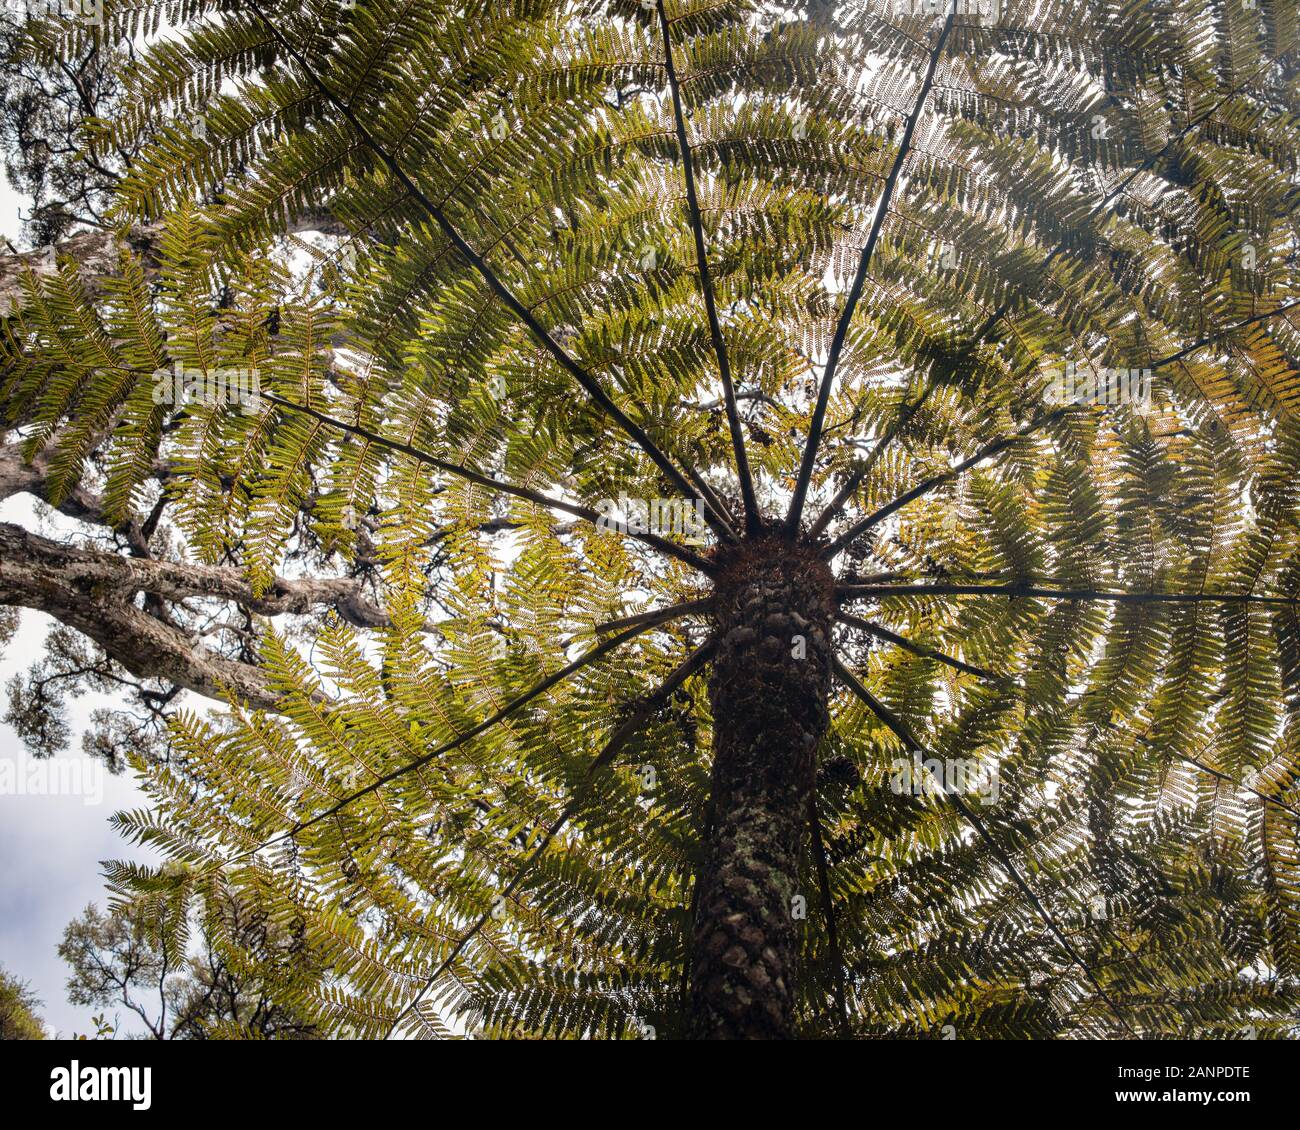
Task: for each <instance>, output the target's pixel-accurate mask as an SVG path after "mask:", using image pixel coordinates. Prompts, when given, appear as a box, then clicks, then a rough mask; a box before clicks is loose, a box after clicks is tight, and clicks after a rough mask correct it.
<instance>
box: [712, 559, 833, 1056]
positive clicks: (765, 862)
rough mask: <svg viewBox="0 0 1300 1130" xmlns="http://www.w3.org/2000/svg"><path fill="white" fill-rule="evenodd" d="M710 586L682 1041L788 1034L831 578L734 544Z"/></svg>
mask: <svg viewBox="0 0 1300 1130" xmlns="http://www.w3.org/2000/svg"><path fill="white" fill-rule="evenodd" d="M722 565H723V568H722V569H721V570H720V572H719V574H718V578H717V604H716V611H715V616H716V618H717V622H718V623H717V626H718V633H717V634H718V640H719V644H718V651H717V655H716V658H715V660H714V664H713V672H712V675H711V677H710V680H709V697H710V702H711V705H712V710H713V725H714V738H713V779H712V790H711V799H710V821H709V824H710V826H709V832H708V842H707V845H706V854H705V859H704V862H703V865H702V868H701V871H700V874H699V875H698V876H697V880H696V885H697V901H696V913H695V930H694V952H693V957H692V984H691V1014H690V1030H691V1034H692V1036H693V1037H695V1038H697V1039H778V1038H784V1037H789V1036H791V1035H792V1034H793V1025H794V1002H795V986H796V980H795V967H796V964H797V962H798V956H799V933H800V930H801V929H802V925H803V923H802V922H801V921H800V920H799V919H798V918H796V917H795V898H796V896H798V895H800V894H803V896H804V898H805V900H807V901H808V902H811V901H812V900H811V899H808V898H807V893H806V892H800V891H798V890H797V889H796V885H797V881H798V873H799V854H800V847H801V843H802V840H803V836H804V833H805V831H806V829H807V826H808V815H809V811H810V809H809V806H810V804H811V800H812V792H813V784H814V781H815V779H816V751H817V744H818V742H819V741H820V740H821V737H822V735H823V734H824V733H825V732H826V729H827V726H828V724H829V720H830V716H829V712H828V706H827V702H828V698H829V694H830V680H831V663H830V657H831V651H830V630H831V623H832V617H833V613H834V578H833V577H832V575H831V573H830V570H829V569H828V568H827V567H826V565H825V564H824V563H823V562H821V561H819V560H818V559H817V557H816V554H815V552H814V551H813V550H811V549H810V548H808V547H805V546H802V545H791V544H790V543H788V542H786V541H784V540H783V539H782V538H780V537H779V535H773V536H771V537H768V538H761V539H757V540H755V541H749V542H746V543H744V544H743V545H741V546H738V547H734V548H733V549H731V551H730V556H729V557H728V558H726V559H724V560H723V561H722Z"/></svg>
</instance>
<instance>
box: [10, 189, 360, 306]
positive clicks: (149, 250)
mask: <svg viewBox="0 0 1300 1130" xmlns="http://www.w3.org/2000/svg"><path fill="white" fill-rule="evenodd" d="M162 231H163V225H162V224H161V223H157V224H139V225H137V226H135V227H133V228H131V229H130V231H128V232H126V233H119V232H115V231H106V230H104V229H101V228H90V229H88V230H85V231H79V232H74V233H73V234H72V235H70V236H68V237H67V238H66V239H63V240H60V241H59V242H58V243H56V244H51V245H48V246H45V247H37V248H35V249H34V250H32V251H21V252H18V253H16V254H10V255H0V315H4V314H7V313H9V312H10V310H11V309H12V308H13V307H14V306H15V305H21V301H22V297H23V288H22V280H23V279H24V278H25V277H26V276H27V275H28V274H29V273H34V274H36V275H37V276H38V277H42V276H45V275H52V274H54V272H55V271H57V270H58V265H59V260H61V259H68V260H71V261H72V262H73V263H75V264H76V266H77V270H78V271H79V273H80V275H81V280H82V283H83V285H84V286H85V287H86V289H87V291H88V292H89V293H90V294H91V295H96V294H99V293H100V292H101V291H102V289H103V286H102V283H103V280H104V279H106V278H112V277H114V276H116V275H117V274H118V273H119V270H120V267H121V261H120V260H121V254H122V252H123V251H124V250H130V251H132V252H134V253H135V254H136V255H138V256H139V257H140V259H141V261H142V262H143V264H144V268H145V273H146V274H152V273H153V272H154V270H155V269H156V267H157V262H158V255H157V250H156V248H157V243H158V238H159V236H160V235H161V234H162ZM285 231H286V232H287V233H288V234H300V233H302V232H309V231H319V232H323V233H325V234H326V235H345V234H347V233H346V230H345V229H344V227H343V226H342V225H341V224H340V223H339V222H338V221H337V220H335V219H334V218H333V217H332V216H331V215H330V214H329V212H328V211H326V210H324V209H317V210H313V211H308V212H304V213H303V214H302V215H301V216H297V217H295V218H294V219H293V220H292V221H291V222H290V223H289V224H288V225H286V228H285Z"/></svg>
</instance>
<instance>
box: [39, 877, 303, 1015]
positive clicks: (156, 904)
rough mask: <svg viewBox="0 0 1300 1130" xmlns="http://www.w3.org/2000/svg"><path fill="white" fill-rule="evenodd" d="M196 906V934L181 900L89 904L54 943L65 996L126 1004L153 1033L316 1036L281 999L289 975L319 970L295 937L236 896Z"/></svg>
mask: <svg viewBox="0 0 1300 1130" xmlns="http://www.w3.org/2000/svg"><path fill="white" fill-rule="evenodd" d="M204 909H205V911H206V913H204V914H203V916H202V920H201V926H202V928H201V930H200V931H199V935H198V937H197V938H195V937H193V936H192V935H191V932H190V929H189V927H190V921H189V913H190V910H189V908H187V907H186V906H185V902H184V900H183V899H181V900H179V901H177V900H176V899H175V898H174V897H173V898H165V899H164V898H154V899H140V900H137V901H136V902H134V903H128V904H122V905H119V906H118V907H115V908H114V909H113V910H112V911H111V912H109V913H107V914H103V913H101V912H100V911H99V910H98V909H97V908H96V907H94V906H88V907H87V908H86V910H85V912H84V913H83V914H82V915H81V916H80V917H79V918H77V919H75V920H73V921H72V922H70V923H68V926H67V929H66V930H65V931H64V935H63V942H62V943H61V944H60V946H59V956H60V957H62V958H63V960H64V961H66V962H67V963H68V965H69V966H71V969H72V976H71V977H70V978H69V980H68V999H69V1000H71V1001H72V1003H73V1004H78V1005H86V1006H90V1007H95V1008H102V1009H112V1010H119V1009H125V1010H127V1011H128V1012H130V1013H133V1014H134V1015H135V1016H136V1017H137V1018H138V1019H139V1021H140V1023H141V1024H142V1025H143V1026H144V1029H145V1030H146V1031H147V1032H148V1034H149V1036H150V1037H151V1038H153V1039H155V1040H208V1039H237V1040H261V1039H313V1038H315V1037H316V1036H317V1034H318V1029H317V1027H316V1025H315V1024H314V1023H312V1022H311V1021H310V1019H308V1018H306V1017H304V1016H302V1015H301V1014H300V1013H298V1012H296V1011H295V1009H293V1008H292V1007H291V1006H289V1005H286V1004H285V1003H284V999H283V998H284V994H285V991H286V990H285V986H286V985H287V984H288V983H289V982H290V981H291V980H293V979H294V978H297V977H301V976H304V975H306V976H309V977H310V976H314V975H318V974H319V969H317V968H316V967H315V963H314V962H313V960H312V957H311V954H310V952H309V950H308V948H307V947H306V946H305V945H304V944H303V939H302V937H301V935H300V934H299V935H295V934H294V933H293V932H292V931H286V930H281V929H279V928H278V927H277V926H276V925H275V924H273V923H272V922H270V921H269V920H268V918H267V916H266V915H265V914H262V913H259V912H258V911H256V910H255V909H254V908H252V907H251V906H248V905H246V904H244V903H242V902H240V901H238V900H236V899H228V900H226V901H225V902H224V903H223V904H222V905H220V906H217V907H213V906H208V907H205V908H204ZM113 1027H114V1028H116V1025H114V1026H113Z"/></svg>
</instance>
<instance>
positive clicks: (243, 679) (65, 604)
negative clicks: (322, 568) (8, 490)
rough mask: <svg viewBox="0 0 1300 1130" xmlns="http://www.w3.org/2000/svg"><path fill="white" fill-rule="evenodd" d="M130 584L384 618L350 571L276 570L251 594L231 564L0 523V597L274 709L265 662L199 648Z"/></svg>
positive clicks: (153, 673) (178, 674) (173, 593)
mask: <svg viewBox="0 0 1300 1130" xmlns="http://www.w3.org/2000/svg"><path fill="white" fill-rule="evenodd" d="M138 593H152V594H155V595H157V596H160V597H162V598H164V599H166V600H172V601H176V600H184V599H187V598H208V599H220V600H230V601H234V602H237V603H239V604H241V605H243V606H245V607H246V608H249V609H250V610H251V611H254V612H259V613H262V614H265V615H275V614H277V613H285V612H289V613H305V612H309V611H312V610H313V609H315V608H318V607H327V606H328V607H333V608H334V609H335V610H336V611H338V612H339V614H340V615H342V616H343V617H344V618H345V619H347V620H349V621H351V622H352V623H354V624H358V625H360V626H363V627H379V626H382V625H384V624H387V622H388V620H387V617H386V616H385V615H384V613H383V612H382V611H381V610H380V609H378V608H376V607H375V606H374V605H372V604H370V603H369V602H368V601H366V600H365V599H364V597H362V595H361V593H360V590H359V586H358V585H357V583H356V582H355V581H352V580H348V579H334V578H305V579H303V580H284V579H279V580H277V581H276V582H275V583H274V584H273V585H272V587H271V589H270V590H269V591H268V592H267V593H265V594H263V595H261V596H256V597H255V596H253V593H252V589H251V588H250V586H249V585H248V582H247V581H246V580H245V579H244V577H243V576H242V575H241V574H240V572H239V570H237V569H223V568H214V567H210V566H205V565H191V564H188V563H185V562H175V561H154V560H145V559H140V558H135V557H123V556H120V555H118V554H115V553H109V552H104V551H100V550H95V549H88V548H80V547H74V546H68V545H64V544H62V543H60V542H56V541H52V540H51V539H49V538H44V537H41V536H39V535H37V534H33V533H29V532H28V531H26V530H23V529H21V528H20V527H18V526H14V525H11V524H9V523H7V522H5V523H0V604H9V605H18V606H21V607H24V608H33V609H36V610H37V611H40V612H46V613H48V614H49V615H51V616H53V617H54V618H55V619H56V620H59V621H60V622H62V623H64V624H67V625H68V626H69V627H71V628H75V629H76V630H77V631H79V632H81V633H83V634H84V635H86V636H88V637H90V639H92V640H94V641H95V643H97V644H99V646H100V647H102V648H103V649H104V651H105V653H106V654H107V655H108V656H109V657H110V658H111V659H114V660H116V661H117V662H118V663H120V664H122V666H123V667H125V668H126V669H127V670H128V671H130V672H131V673H132V674H133V675H136V676H138V677H141V678H160V679H166V680H167V681H168V682H171V683H175V684H176V685H178V686H180V687H184V688H185V689H186V690H191V691H195V692H196V693H198V694H201V695H206V696H207V697H208V698H214V699H220V698H224V697H225V694H224V693H223V691H228V692H230V693H233V694H234V695H236V696H238V697H239V698H241V699H243V700H244V701H245V702H247V703H249V704H251V705H253V706H257V707H261V708H263V709H268V710H273V709H275V708H276V706H277V704H278V701H279V695H278V694H277V693H276V692H275V690H274V689H273V688H272V687H271V686H270V680H269V679H268V677H267V674H266V672H265V671H263V670H262V669H261V668H259V667H256V666H254V665H253V664H250V663H240V662H236V661H234V660H230V659H224V658H222V657H220V656H218V655H214V654H212V653H211V652H209V651H207V650H206V649H205V648H204V647H202V646H201V644H199V643H198V642H196V640H195V639H194V638H193V637H192V636H190V635H189V634H188V633H186V632H184V631H182V630H180V629H179V628H177V627H175V626H173V625H171V624H168V623H166V622H164V621H163V620H160V619H159V618H158V617H156V616H153V615H150V614H149V613H148V612H146V611H145V610H144V609H142V608H139V607H137V606H136V604H135V603H134V600H135V597H136V595H137V594H138Z"/></svg>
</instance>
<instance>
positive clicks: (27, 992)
mask: <svg viewBox="0 0 1300 1130" xmlns="http://www.w3.org/2000/svg"><path fill="white" fill-rule="evenodd" d="M40 1004H41V1002H40V1001H38V1000H37V999H36V996H35V994H34V993H33V992H32V991H31V989H30V988H29V987H28V985H27V983H26V982H24V981H19V980H18V979H17V978H16V977H14V976H13V975H12V974H10V973H6V972H5V971H4V970H3V969H0V1040H43V1039H45V1025H44V1023H43V1022H42V1021H41V1018H40V1017H39V1016H37V1015H36V1010H37V1009H38V1008H39V1007H40Z"/></svg>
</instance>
